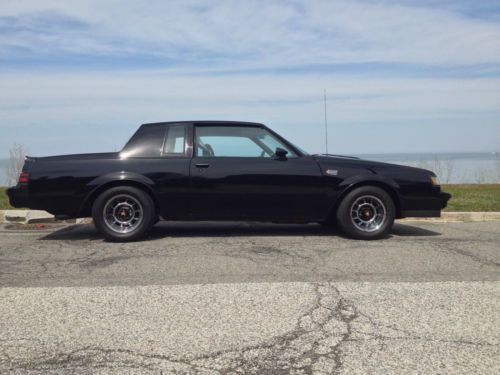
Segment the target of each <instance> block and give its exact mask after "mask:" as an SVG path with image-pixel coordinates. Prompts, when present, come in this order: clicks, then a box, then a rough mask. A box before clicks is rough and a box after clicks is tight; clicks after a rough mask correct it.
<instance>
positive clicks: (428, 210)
mask: <svg viewBox="0 0 500 375" xmlns="http://www.w3.org/2000/svg"><path fill="white" fill-rule="evenodd" d="M450 198H451V194H449V193H445V192H439V193H438V194H437V195H436V196H432V197H425V198H420V199H417V200H412V201H411V202H405V203H407V205H406V209H403V210H402V211H401V217H402V218H403V217H440V216H441V210H442V209H443V208H445V207H446V205H447V204H448V201H449V200H450ZM408 203H409V204H408Z"/></svg>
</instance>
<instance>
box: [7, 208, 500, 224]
mask: <svg viewBox="0 0 500 375" xmlns="http://www.w3.org/2000/svg"><path fill="white" fill-rule="evenodd" d="M406 221H422V222H435V223H449V222H474V221H500V212H442V213H441V217H431V218H429V217H422V218H418V217H417V218H406V219H401V220H400V222H406ZM54 222H57V220H56V219H55V218H54V216H53V215H51V214H49V213H48V212H45V211H38V210H0V224H35V223H54ZM64 222H66V223H75V224H88V223H91V222H92V219H90V218H83V219H72V220H64Z"/></svg>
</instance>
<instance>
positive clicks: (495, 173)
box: [355, 152, 500, 184]
mask: <svg viewBox="0 0 500 375" xmlns="http://www.w3.org/2000/svg"><path fill="white" fill-rule="evenodd" d="M355 156H359V157H361V158H363V159H367V160H376V161H382V162H386V163H394V164H401V165H409V166H412V167H418V168H425V169H429V170H431V171H433V172H435V173H436V175H437V176H438V177H439V180H440V181H441V183H452V184H459V183H498V182H500V153H498V152H496V153H492V152H475V153H440V154H365V155H355Z"/></svg>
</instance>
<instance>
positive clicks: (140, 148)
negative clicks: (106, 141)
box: [121, 125, 165, 158]
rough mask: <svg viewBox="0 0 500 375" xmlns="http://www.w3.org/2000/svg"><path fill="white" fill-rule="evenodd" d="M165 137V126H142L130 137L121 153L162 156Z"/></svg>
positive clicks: (145, 156)
mask: <svg viewBox="0 0 500 375" xmlns="http://www.w3.org/2000/svg"><path fill="white" fill-rule="evenodd" d="M164 138H165V126H164V125H162V126H154V125H148V126H141V127H140V128H139V130H137V132H136V133H135V134H134V135H133V136H132V138H130V141H128V143H127V144H126V145H125V147H124V148H123V151H122V152H121V154H122V155H123V156H124V157H136V158H152V157H160V156H161V151H162V148H163V141H164Z"/></svg>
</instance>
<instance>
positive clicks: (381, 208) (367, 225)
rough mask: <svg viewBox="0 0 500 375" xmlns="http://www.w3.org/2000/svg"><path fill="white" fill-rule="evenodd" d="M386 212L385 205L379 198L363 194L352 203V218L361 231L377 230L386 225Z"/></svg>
mask: <svg viewBox="0 0 500 375" xmlns="http://www.w3.org/2000/svg"><path fill="white" fill-rule="evenodd" d="M386 212H387V210H386V208H385V205H384V203H383V202H382V201H381V200H380V199H379V198H377V197H375V196H373V195H363V196H361V197H358V198H356V200H355V201H354V203H353V204H352V205H351V220H352V223H353V224H354V226H355V227H356V228H357V229H359V230H360V231H363V232H375V231H377V230H379V229H380V228H381V227H382V226H383V225H384V223H385V220H386Z"/></svg>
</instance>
